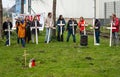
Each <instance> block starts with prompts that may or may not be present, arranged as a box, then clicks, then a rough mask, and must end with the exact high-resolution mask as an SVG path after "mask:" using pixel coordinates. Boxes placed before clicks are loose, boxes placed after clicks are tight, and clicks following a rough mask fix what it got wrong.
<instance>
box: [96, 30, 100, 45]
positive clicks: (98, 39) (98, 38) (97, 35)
mask: <svg viewBox="0 0 120 77" xmlns="http://www.w3.org/2000/svg"><path fill="white" fill-rule="evenodd" d="M95 38H96V43H100V32H99V31H96V32H95Z"/></svg>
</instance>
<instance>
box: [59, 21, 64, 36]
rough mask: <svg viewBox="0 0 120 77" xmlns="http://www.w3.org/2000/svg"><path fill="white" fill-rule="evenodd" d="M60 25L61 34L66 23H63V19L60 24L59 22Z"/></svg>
mask: <svg viewBox="0 0 120 77" xmlns="http://www.w3.org/2000/svg"><path fill="white" fill-rule="evenodd" d="M58 25H59V26H60V34H61V35H62V27H63V26H64V25H65V24H63V23H62V21H60V24H58Z"/></svg>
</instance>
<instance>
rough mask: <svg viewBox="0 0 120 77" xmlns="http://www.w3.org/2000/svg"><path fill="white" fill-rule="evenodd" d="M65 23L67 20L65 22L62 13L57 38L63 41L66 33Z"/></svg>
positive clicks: (58, 21)
mask: <svg viewBox="0 0 120 77" xmlns="http://www.w3.org/2000/svg"><path fill="white" fill-rule="evenodd" d="M58 24H59V25H58ZM62 24H64V25H62ZM65 25H66V22H65V20H64V18H63V16H62V15H60V16H59V18H58V20H57V30H58V34H57V40H58V41H62V42H63V34H64V30H65ZM61 27H62V30H61ZM61 31H62V32H61ZM61 33H62V34H61Z"/></svg>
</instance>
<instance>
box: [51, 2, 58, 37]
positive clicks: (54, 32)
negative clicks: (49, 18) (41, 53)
mask: <svg viewBox="0 0 120 77" xmlns="http://www.w3.org/2000/svg"><path fill="white" fill-rule="evenodd" d="M56 3H57V0H53V21H54V27H56ZM52 36H53V38H56V30H53V33H52Z"/></svg>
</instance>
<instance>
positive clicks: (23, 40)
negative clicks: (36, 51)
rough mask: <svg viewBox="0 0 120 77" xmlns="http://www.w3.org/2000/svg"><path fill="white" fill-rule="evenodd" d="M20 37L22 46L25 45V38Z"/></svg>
mask: <svg viewBox="0 0 120 77" xmlns="http://www.w3.org/2000/svg"><path fill="white" fill-rule="evenodd" d="M20 39H21V44H22V47H25V39H24V38H20Z"/></svg>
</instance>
